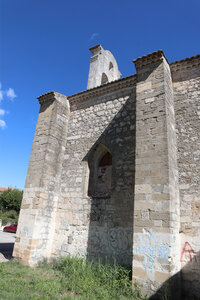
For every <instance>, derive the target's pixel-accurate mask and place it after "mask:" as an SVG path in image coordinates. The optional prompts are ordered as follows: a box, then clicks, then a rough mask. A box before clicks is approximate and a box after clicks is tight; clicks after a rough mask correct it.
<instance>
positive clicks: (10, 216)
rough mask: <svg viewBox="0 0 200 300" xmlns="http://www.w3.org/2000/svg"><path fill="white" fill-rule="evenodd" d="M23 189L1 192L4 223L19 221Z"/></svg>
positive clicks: (0, 207) (0, 213)
mask: <svg viewBox="0 0 200 300" xmlns="http://www.w3.org/2000/svg"><path fill="white" fill-rule="evenodd" d="M22 196H23V191H20V190H17V189H8V190H6V191H4V192H3V193H2V194H0V219H1V220H2V225H6V224H8V223H17V221H18V215H19V211H20V206H21V202H22Z"/></svg>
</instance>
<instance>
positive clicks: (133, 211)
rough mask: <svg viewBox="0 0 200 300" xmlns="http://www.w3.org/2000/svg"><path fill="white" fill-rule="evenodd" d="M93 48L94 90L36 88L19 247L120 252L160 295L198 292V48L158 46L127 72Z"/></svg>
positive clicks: (51, 252) (45, 252)
mask: <svg viewBox="0 0 200 300" xmlns="http://www.w3.org/2000/svg"><path fill="white" fill-rule="evenodd" d="M90 51H91V53H92V57H91V59H90V68H89V77H88V85H87V90H85V91H82V92H79V93H77V94H75V95H71V96H65V95H62V94H59V93H57V92H49V93H47V94H44V95H42V96H40V97H38V100H39V103H40V112H39V116H38V121H37V126H36V131H35V136H34V141H33V146H32V151H31V157H30V162H29V168H28V173H27V178H26V184H25V189H24V196H23V201H22V206H21V211H20V217H19V225H18V230H17V238H16V242H15V247H14V254H13V255H14V257H16V258H18V259H19V260H20V261H21V262H22V263H24V264H28V265H30V266H34V265H36V264H37V263H38V262H39V261H42V260H43V259H44V258H46V259H49V260H53V259H56V258H58V257H59V256H65V255H70V256H79V257H84V258H89V259H93V260H96V259H101V260H102V261H105V260H109V261H110V262H111V263H112V262H113V261H116V262H117V263H118V264H121V265H125V266H132V277H133V282H136V281H137V282H139V283H140V284H141V285H142V289H143V292H144V293H146V294H148V295H149V296H150V297H151V299H154V298H156V295H159V292H162V291H163V290H164V291H165V292H166V290H167V293H168V294H169V295H170V293H171V292H172V294H173V297H174V298H172V296H171V298H168V299H178V297H179V298H180V299H199V296H198V295H200V238H199V237H200V137H199V135H200V55H197V56H195V57H190V58H186V59H183V60H180V61H176V62H174V63H170V64H169V62H168V60H167V58H166V57H165V55H164V53H163V51H162V50H159V51H157V52H154V53H151V54H148V55H146V56H143V57H139V58H137V59H135V60H134V64H135V68H136V74H134V75H131V76H128V77H125V78H121V73H120V71H119V70H118V65H117V62H116V60H115V58H114V56H113V55H112V54H111V52H110V51H108V50H104V49H103V48H102V46H101V45H97V46H94V47H92V48H91V49H90ZM174 286H175V288H174ZM175 291H176V292H177V293H175ZM175 294H176V296H175ZM183 295H184V296H183ZM153 297H154V298H153ZM184 297H186V298H184Z"/></svg>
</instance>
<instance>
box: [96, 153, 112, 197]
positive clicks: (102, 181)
mask: <svg viewBox="0 0 200 300" xmlns="http://www.w3.org/2000/svg"><path fill="white" fill-rule="evenodd" d="M96 175H97V178H96V193H97V194H98V195H99V196H101V195H102V196H103V195H105V194H107V195H109V194H110V192H111V177H112V155H111V154H110V153H109V152H107V153H106V154H104V156H103V157H102V158H101V160H100V162H99V165H98V167H97V174H96Z"/></svg>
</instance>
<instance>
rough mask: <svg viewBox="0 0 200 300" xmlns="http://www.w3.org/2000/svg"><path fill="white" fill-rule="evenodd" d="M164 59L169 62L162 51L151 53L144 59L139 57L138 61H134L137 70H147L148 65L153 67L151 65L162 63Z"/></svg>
mask: <svg viewBox="0 0 200 300" xmlns="http://www.w3.org/2000/svg"><path fill="white" fill-rule="evenodd" d="M163 57H164V58H165V59H166V61H167V62H168V60H167V58H166V56H165V54H164V52H163V51H162V50H158V51H156V52H153V53H149V54H147V55H144V56H142V57H138V58H137V59H134V60H133V62H134V64H135V68H136V70H140V69H142V68H145V67H146V66H148V65H151V64H154V63H157V62H159V61H161V60H162V59H163Z"/></svg>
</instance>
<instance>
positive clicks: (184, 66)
mask: <svg viewBox="0 0 200 300" xmlns="http://www.w3.org/2000/svg"><path fill="white" fill-rule="evenodd" d="M199 62H200V58H199V57H196V58H192V59H188V60H186V61H182V62H180V63H175V64H172V66H171V70H172V77H173V86H174V99H175V113H176V129H177V146H178V147H177V149H178V167H179V188H180V212H181V219H180V238H181V249H180V262H181V266H182V268H183V269H182V280H183V283H182V286H183V288H184V294H185V295H188V297H190V299H195V295H196V297H197V296H198V295H199V294H200V288H199V278H200V257H199V251H200V240H199V236H200V65H199Z"/></svg>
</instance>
